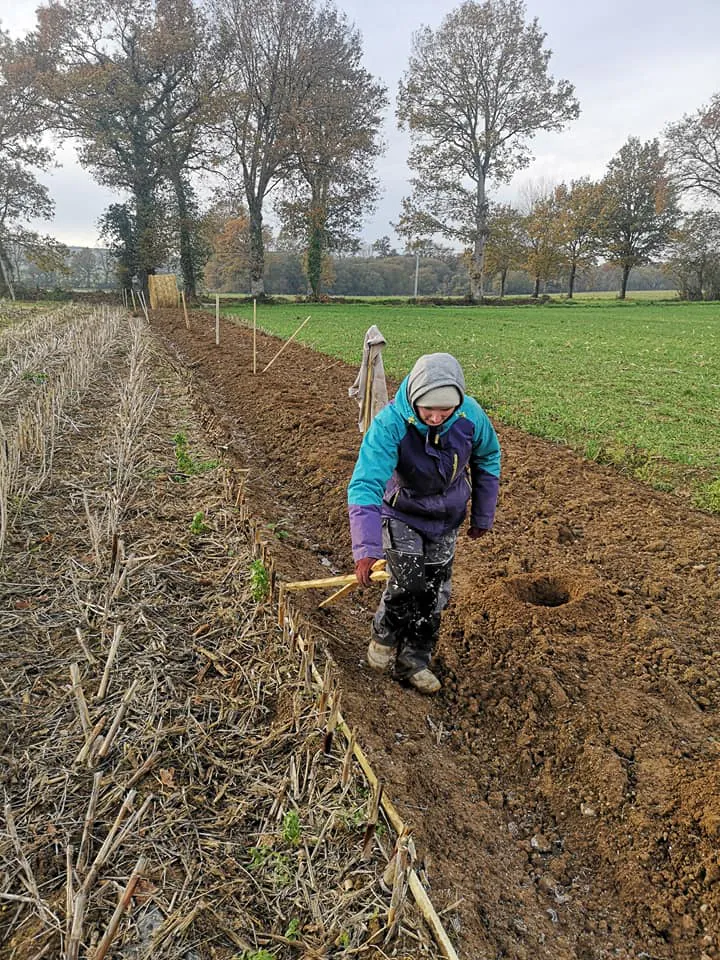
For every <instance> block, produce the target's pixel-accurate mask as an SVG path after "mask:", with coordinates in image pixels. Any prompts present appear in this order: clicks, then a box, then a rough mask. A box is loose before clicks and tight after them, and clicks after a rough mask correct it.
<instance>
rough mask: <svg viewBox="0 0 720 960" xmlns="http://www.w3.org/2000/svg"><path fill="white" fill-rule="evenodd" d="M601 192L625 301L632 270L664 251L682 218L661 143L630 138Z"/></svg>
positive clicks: (605, 234)
mask: <svg viewBox="0 0 720 960" xmlns="http://www.w3.org/2000/svg"><path fill="white" fill-rule="evenodd" d="M602 189H603V210H602V221H601V224H602V226H601V230H602V234H601V236H602V245H603V249H604V252H605V254H606V256H607V258H608V260H609V261H610V263H616V264H618V265H619V266H620V267H621V268H622V280H621V284H620V292H619V294H618V297H619V299H621V300H624V299H625V293H626V291H627V283H628V277H629V275H630V271H631V270H632V268H633V267H636V266H640V264H643V263H649V262H650V260H651V259H652V257H654V256H657V255H658V254H659V253H660V252H661V251H662V249H663V247H664V246H665V245H666V243H667V242H668V239H669V237H670V234H671V232H672V230H673V228H674V227H675V224H676V223H677V220H678V217H679V210H678V206H677V200H676V196H675V191H674V190H673V187H672V185H671V184H670V182H669V180H668V177H667V174H666V169H665V159H664V157H663V155H662V154H661V152H660V144H659V142H658V141H657V140H649V141H648V142H647V143H641V142H640V140H638V138H637V137H630V138H629V139H628V141H627V143H626V144H625V145H624V146H623V147H621V149H620V150H619V151H618V152H617V153H616V154H615V156H614V157H613V158H612V160H611V161H610V163H609V164H608V172H607V174H606V175H605V178H604V179H603V181H602Z"/></svg>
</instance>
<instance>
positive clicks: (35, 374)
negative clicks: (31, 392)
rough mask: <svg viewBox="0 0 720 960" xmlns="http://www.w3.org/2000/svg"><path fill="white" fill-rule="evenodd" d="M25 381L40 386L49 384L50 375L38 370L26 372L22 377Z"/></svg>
mask: <svg viewBox="0 0 720 960" xmlns="http://www.w3.org/2000/svg"><path fill="white" fill-rule="evenodd" d="M22 378H23V380H29V381H30V383H37V384H38V385H40V384H43V383H47V382H48V375H47V374H46V373H43V372H42V371H38V370H26V371H25V373H23V375H22Z"/></svg>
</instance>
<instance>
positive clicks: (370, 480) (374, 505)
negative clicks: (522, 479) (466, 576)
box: [348, 353, 500, 693]
mask: <svg viewBox="0 0 720 960" xmlns="http://www.w3.org/2000/svg"><path fill="white" fill-rule="evenodd" d="M499 482H500V445H499V443H498V439H497V435H496V433H495V430H494V428H493V425H492V424H491V422H490V420H489V418H488V416H487V414H486V413H485V411H484V410H483V409H482V407H481V406H480V404H479V403H478V402H477V401H476V400H474V399H473V398H472V397H468V396H466V395H465V377H464V375H463V371H462V367H461V366H460V364H459V363H458V361H457V360H456V359H455V357H453V356H451V354H449V353H430V354H426V355H425V356H422V357H420V359H419V360H418V361H417V362H416V364H415V366H414V367H413V368H412V370H411V371H410V373H409V374H408V376H406V377H405V379H404V380H403V382H402V383H401V384H400V388H399V389H398V392H397V394H396V395H395V397H394V399H393V400H392V401H391V402H390V403H389V404H388V405H387V406H386V407H384V408H383V409H382V410H381V411H380V412H379V413H378V414H377V416H376V417H375V419H374V420H373V421H372V423H371V424H370V426H369V427H368V430H367V432H366V433H365V436H364V437H363V441H362V444H361V447H360V452H359V454H358V459H357V462H356V464H355V469H354V471H353V475H352V478H351V480H350V484H349V487H348V509H349V514H350V532H351V536H352V546H353V559H354V560H355V573H356V575H357V578H358V581H359V582H360V583H361V584H362V585H363V586H369V585H370V583H371V580H370V574H371V569H372V566H373V564H374V563H375V562H376V561H377V560H378V559H381V558H382V557H385V560H386V570H387V573H388V574H389V579H388V581H387V584H386V586H385V590H384V591H383V595H382V598H381V600H380V604H379V606H378V609H377V611H376V613H375V616H374V618H373V622H372V627H371V640H370V645H369V647H368V651H367V659H368V663H369V664H370V666H371V667H372V668H373V669H374V670H378V671H384V670H386V669H388V668H389V667H390V666H391V665H392V664H393V662H394V663H395V676H396V677H397V679H399V680H404V681H409V683H411V684H412V685H413V686H414V687H415V688H416V689H418V690H420V691H421V692H422V693H435V692H437V690H439V689H440V681H439V680H438V678H437V677H436V676H435V674H434V673H433V672H432V670H431V669H430V659H431V657H432V654H433V650H434V648H435V644H436V642H437V638H438V634H439V630H440V617H441V614H442V611H443V610H444V609H445V607H446V606H447V603H448V600H449V598H450V581H451V576H452V564H453V557H454V555H455V541H456V538H457V532H458V528H459V527H460V525H461V524H462V522H463V520H464V518H465V515H466V511H467V503H468V500H471V508H470V526H469V529H468V535H469V536H470V537H472V538H473V539H475V538H477V537H481V536H482V535H483V534H485V533H486V532H487V531H488V530H490V529H491V527H492V525H493V519H494V516H495V507H496V504H497V495H498V486H499Z"/></svg>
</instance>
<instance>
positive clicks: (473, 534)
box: [467, 527, 488, 540]
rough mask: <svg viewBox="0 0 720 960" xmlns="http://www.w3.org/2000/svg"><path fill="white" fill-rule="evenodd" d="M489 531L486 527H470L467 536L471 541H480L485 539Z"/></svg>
mask: <svg viewBox="0 0 720 960" xmlns="http://www.w3.org/2000/svg"><path fill="white" fill-rule="evenodd" d="M487 532H488V531H487V530H486V529H485V528H484V527H468V532H467V535H468V536H469V537H470V539H471V540H479V539H480V537H484V536H485V534H486V533H487Z"/></svg>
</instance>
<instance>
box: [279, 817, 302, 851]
mask: <svg viewBox="0 0 720 960" xmlns="http://www.w3.org/2000/svg"><path fill="white" fill-rule="evenodd" d="M301 833H302V828H301V826H300V817H299V816H298V813H297V811H296V810H288V812H287V813H286V814H285V817H284V819H283V840H284V841H285V843H292V844H298V843H300V834H301Z"/></svg>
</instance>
